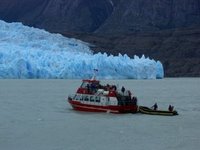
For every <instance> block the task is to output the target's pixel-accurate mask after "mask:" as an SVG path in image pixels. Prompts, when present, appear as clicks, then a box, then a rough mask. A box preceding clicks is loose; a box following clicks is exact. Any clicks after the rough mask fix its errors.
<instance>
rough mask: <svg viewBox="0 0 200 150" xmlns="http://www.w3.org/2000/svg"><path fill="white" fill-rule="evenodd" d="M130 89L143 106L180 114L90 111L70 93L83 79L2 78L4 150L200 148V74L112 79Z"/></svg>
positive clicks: (0, 103)
mask: <svg viewBox="0 0 200 150" xmlns="http://www.w3.org/2000/svg"><path fill="white" fill-rule="evenodd" d="M107 82H108V83H110V84H112V83H114V84H119V87H120V86H122V85H123V86H125V88H126V89H130V90H131V91H132V92H133V93H134V95H136V96H137V97H138V99H139V105H145V106H152V105H153V104H154V103H155V102H157V103H158V106H159V108H161V109H167V107H168V105H169V104H172V105H174V106H175V109H176V110H177V111H178V112H179V114H180V115H178V116H174V117H171V116H165V117H163V116H150V115H143V114H108V113H85V112H77V111H74V110H72V108H71V106H70V105H69V104H68V103H67V101H66V97H67V96H68V94H70V93H73V92H74V91H75V90H76V89H77V87H78V86H79V85H80V84H81V81H80V80H0V149H1V150H103V149H110V150H133V149H135V150H146V149H148V150H155V149H157V150H158V149H160V150H161V149H162V150H169V149H170V150H174V149H176V150H188V149H190V150H197V149H199V147H200V143H199V139H200V92H199V91H200V90H199V89H200V78H167V79H162V80H107V81H105V80H104V81H102V84H106V83H107Z"/></svg>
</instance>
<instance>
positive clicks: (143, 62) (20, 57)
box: [0, 20, 164, 79]
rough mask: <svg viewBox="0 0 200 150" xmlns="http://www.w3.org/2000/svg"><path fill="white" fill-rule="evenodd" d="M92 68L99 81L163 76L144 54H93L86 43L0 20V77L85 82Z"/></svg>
mask: <svg viewBox="0 0 200 150" xmlns="http://www.w3.org/2000/svg"><path fill="white" fill-rule="evenodd" d="M93 69H98V70H99V72H98V78H100V79H157V78H163V77H164V69H163V65H162V63H161V62H160V61H155V60H153V59H149V58H148V57H147V58H146V57H145V56H144V55H143V56H142V57H141V58H139V57H138V56H134V57H133V59H132V58H130V57H129V56H127V55H121V54H119V55H118V56H113V55H107V54H106V53H104V54H101V53H97V54H93V51H92V50H91V49H90V44H89V43H86V42H83V41H80V40H77V39H73V38H67V37H64V36H62V35H60V34H52V33H49V32H47V31H45V30H41V29H37V28H33V27H28V26H24V25H23V24H22V23H6V22H4V21H1V20H0V78H2V79H17V78H20V79H23V78H24V79H39V78H44V79H48V78H60V79H69V78H70V79H85V78H90V77H91V76H92V74H93Z"/></svg>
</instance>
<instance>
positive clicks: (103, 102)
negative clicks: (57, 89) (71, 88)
mask: <svg viewBox="0 0 200 150" xmlns="http://www.w3.org/2000/svg"><path fill="white" fill-rule="evenodd" d="M68 102H69V103H70V104H71V106H72V107H73V108H74V109H75V110H79V111H88V112H109V113H136V112H138V105H137V98H136V97H135V96H132V94H131V92H130V91H129V90H125V88H124V87H122V88H120V89H118V88H117V86H116V85H109V84H107V85H101V84H100V81H99V80H96V79H95V78H94V77H93V78H92V79H88V80H82V84H81V86H80V87H79V88H78V89H77V91H76V93H75V94H73V95H71V96H69V97H68Z"/></svg>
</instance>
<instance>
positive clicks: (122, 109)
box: [68, 100, 138, 113]
mask: <svg viewBox="0 0 200 150" xmlns="http://www.w3.org/2000/svg"><path fill="white" fill-rule="evenodd" d="M68 101H69V103H70V104H71V106H72V107H73V108H74V109H75V110H78V111H87V112H109V113H136V112H138V106H137V105H128V106H111V105H108V106H97V105H91V104H83V103H80V102H78V101H73V100H68Z"/></svg>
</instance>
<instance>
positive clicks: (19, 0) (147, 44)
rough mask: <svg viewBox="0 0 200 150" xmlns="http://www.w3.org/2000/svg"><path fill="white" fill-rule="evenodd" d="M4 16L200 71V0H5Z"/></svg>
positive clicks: (180, 69) (175, 69)
mask: <svg viewBox="0 0 200 150" xmlns="http://www.w3.org/2000/svg"><path fill="white" fill-rule="evenodd" d="M0 19H2V20H5V21H8V22H12V21H20V22H23V23H24V24H26V25H30V26H34V27H38V28H44V29H46V30H48V31H50V32H59V33H61V34H63V35H66V36H71V37H76V38H80V39H82V40H84V41H87V42H90V43H92V44H94V45H96V47H92V48H93V50H94V51H95V52H97V51H106V52H108V53H111V54H118V53H119V52H120V53H127V54H129V55H130V56H133V55H134V54H137V55H142V54H145V55H147V56H150V57H151V58H155V59H159V60H161V62H162V63H163V64H164V68H165V70H166V75H167V76H200V69H199V68H200V0H153V1H152V0H36V1H34V0H1V1H0Z"/></svg>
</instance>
